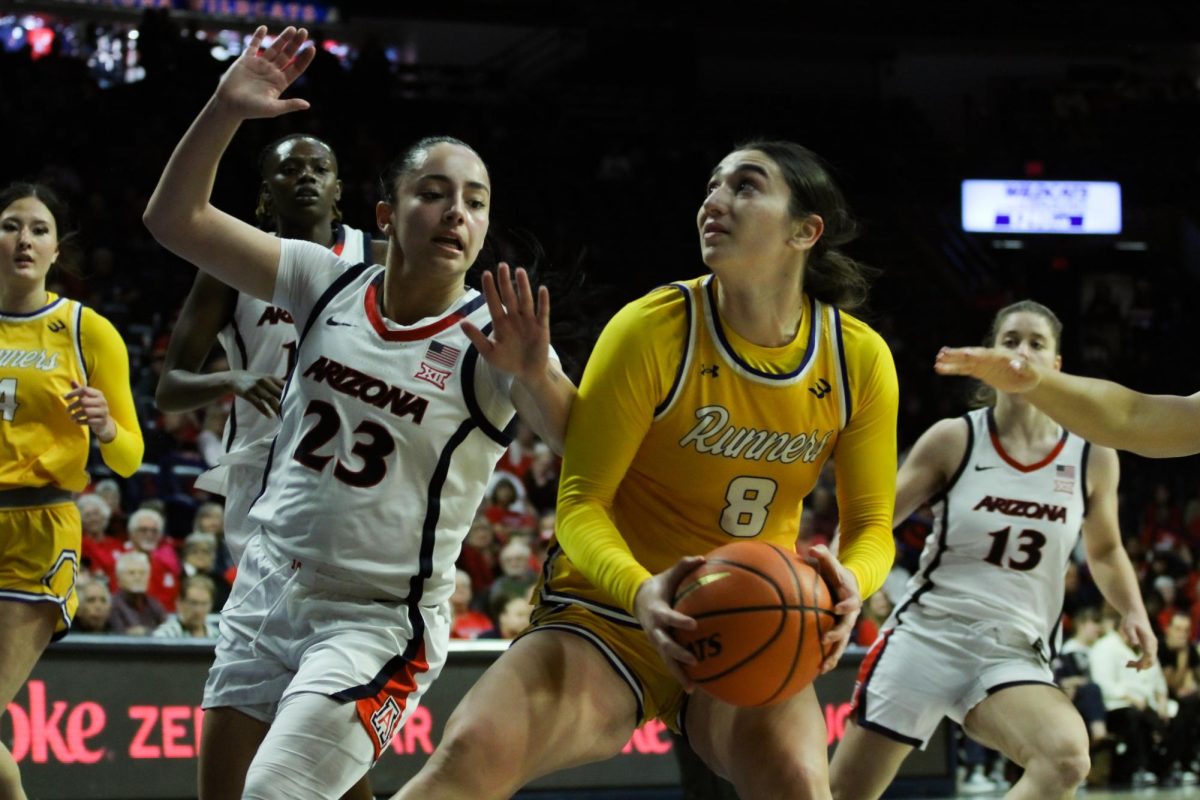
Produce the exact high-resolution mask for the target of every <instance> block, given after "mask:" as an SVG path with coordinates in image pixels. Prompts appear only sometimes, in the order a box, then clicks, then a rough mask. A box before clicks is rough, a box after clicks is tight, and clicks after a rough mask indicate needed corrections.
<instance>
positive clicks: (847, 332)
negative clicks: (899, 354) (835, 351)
mask: <svg viewBox="0 0 1200 800" xmlns="http://www.w3.org/2000/svg"><path fill="white" fill-rule="evenodd" d="M836 315H837V317H838V319H839V320H840V321H841V334H842V341H843V342H844V343H845V346H846V350H847V352H854V351H855V350H862V351H865V352H867V353H873V354H882V353H886V354H887V355H888V358H889V359H890V358H891V353H892V351H891V349H890V348H889V347H888V346H887V342H885V341H884V339H883V337H882V336H881V335H880V334H879V331H877V330H875V329H874V328H872V327H871V326H870V325H868V324H867V323H866V322H863V321H862V320H861V319H859V318H858V317H856V316H854V315H853V314H851V313H849V312H846V311H843V310H841V309H837V310H836Z"/></svg>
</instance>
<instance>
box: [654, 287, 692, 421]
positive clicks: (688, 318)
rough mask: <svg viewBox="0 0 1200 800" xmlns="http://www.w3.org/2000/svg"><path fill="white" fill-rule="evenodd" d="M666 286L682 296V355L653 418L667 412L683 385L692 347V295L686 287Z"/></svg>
mask: <svg viewBox="0 0 1200 800" xmlns="http://www.w3.org/2000/svg"><path fill="white" fill-rule="evenodd" d="M668 285H669V286H673V287H674V288H676V289H678V290H679V292H680V294H682V295H683V313H684V326H683V355H682V356H681V357H680V359H679V367H678V369H676V370H675V380H674V381H673V382H672V383H671V388H670V389H669V390H668V391H667V396H666V397H664V398H663V401H662V402H661V403H659V404H658V405H657V406H655V408H654V416H656V417H657V416H658V415H659V414H661V413H662V412H664V411H666V410H667V407H668V406H670V405H671V401H672V400H674V399H675V394H676V392H678V391H679V387H680V386H682V385H683V373H684V368H685V367H686V366H687V362H688V355H689V354H690V349H691V346H692V324H693V321H692V315H693V311H692V293H691V292H690V291H688V288H687V287H686V286H683V285H681V284H678V283H672V284H668Z"/></svg>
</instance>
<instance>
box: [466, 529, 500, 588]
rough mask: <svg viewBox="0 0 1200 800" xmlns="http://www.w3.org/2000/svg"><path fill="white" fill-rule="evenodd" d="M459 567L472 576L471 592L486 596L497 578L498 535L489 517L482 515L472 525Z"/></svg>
mask: <svg viewBox="0 0 1200 800" xmlns="http://www.w3.org/2000/svg"><path fill="white" fill-rule="evenodd" d="M457 566H458V568H459V569H461V570H463V571H465V572H466V573H467V574H468V575H470V576H471V591H472V592H473V593H474V594H476V595H478V596H486V595H487V592H488V589H490V588H491V585H492V580H493V579H494V578H495V577H496V571H495V570H496V535H495V532H494V531H493V530H492V523H491V522H490V521H489V520H488V518H487V517H485V516H482V515H480V516H478V517H476V518H475V521H474V522H472V523H471V527H470V529H469V530H468V531H467V538H466V541H464V542H463V547H462V552H460V553H459V555H458V563H457Z"/></svg>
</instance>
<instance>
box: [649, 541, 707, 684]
mask: <svg viewBox="0 0 1200 800" xmlns="http://www.w3.org/2000/svg"><path fill="white" fill-rule="evenodd" d="M703 563H704V558H703V557H702V556H684V557H683V558H681V559H679V560H678V561H676V562H675V565H674V566H672V567H671V568H670V569H668V570H666V571H665V572H660V573H658V574H657V575H655V576H653V577H651V578H647V579H646V581H645V582H643V583H642V585H641V586H639V587H638V591H637V595H636V596H635V597H634V600H633V613H634V616H636V617H637V621H638V622H639V623H640V624H641V626H642V630H644V631H645V632H646V636H648V637H649V638H650V644H652V645H654V649H655V650H657V651H658V655H659V657H660V658H661V659H662V660H663V664H665V665H666V667H667V671H668V672H670V673H671V675H672V677H674V678H675V680H677V681H679V684H680V685H681V686H683V689H684V691H687V692H690V691H692V689H693V688H694V684H693V683H692V682H691V681H690V680H688V677H687V675H686V674H684V671H683V666H682V665H684V664H687V665H688V666H691V665H692V664H695V663H696V657H695V656H694V655H692V654H691V653H690V652H689V651H688V650H687V648H685V647H684V646H683V645H681V644H679V642H677V641H675V637H674V636H672V635H671V629H672V628H679V629H680V630H685V631H690V630H695V628H696V620H694V619H692V618H691V617H689V616H687V615H686V614H681V613H679V612H678V611H676V610H675V609H674V608H672V607H671V598H673V597H674V596H675V589H676V588H678V586H679V582H680V581H682V580H683V579H684V577H686V576H687V574H688V573H689V572H691V571H692V570H694V569H695V568H696V567H698V566H700V565H701V564H703Z"/></svg>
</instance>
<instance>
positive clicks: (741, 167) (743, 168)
mask: <svg viewBox="0 0 1200 800" xmlns="http://www.w3.org/2000/svg"><path fill="white" fill-rule="evenodd" d="M720 172H721V168H720V167H717V168H716V169H714V170H713V171H712V174H711V175H709V176H708V177H709V180H712V179H713V178H715V177H717V175H718V174H719V173H720ZM738 172H753V173H754V174H755V175H761V176H762V177H764V178H766V179H767V180H770V179H771V176H770V175H769V174H767V171H766V169H764V168H763V167H761V166H759V165H758V164H752V163H750V162H749V161H746V162H744V163H741V164H738V165H737V166H736V167H734V168H733V169H732V170H730V171H729V174H730V175H734V174H736V173H738Z"/></svg>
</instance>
